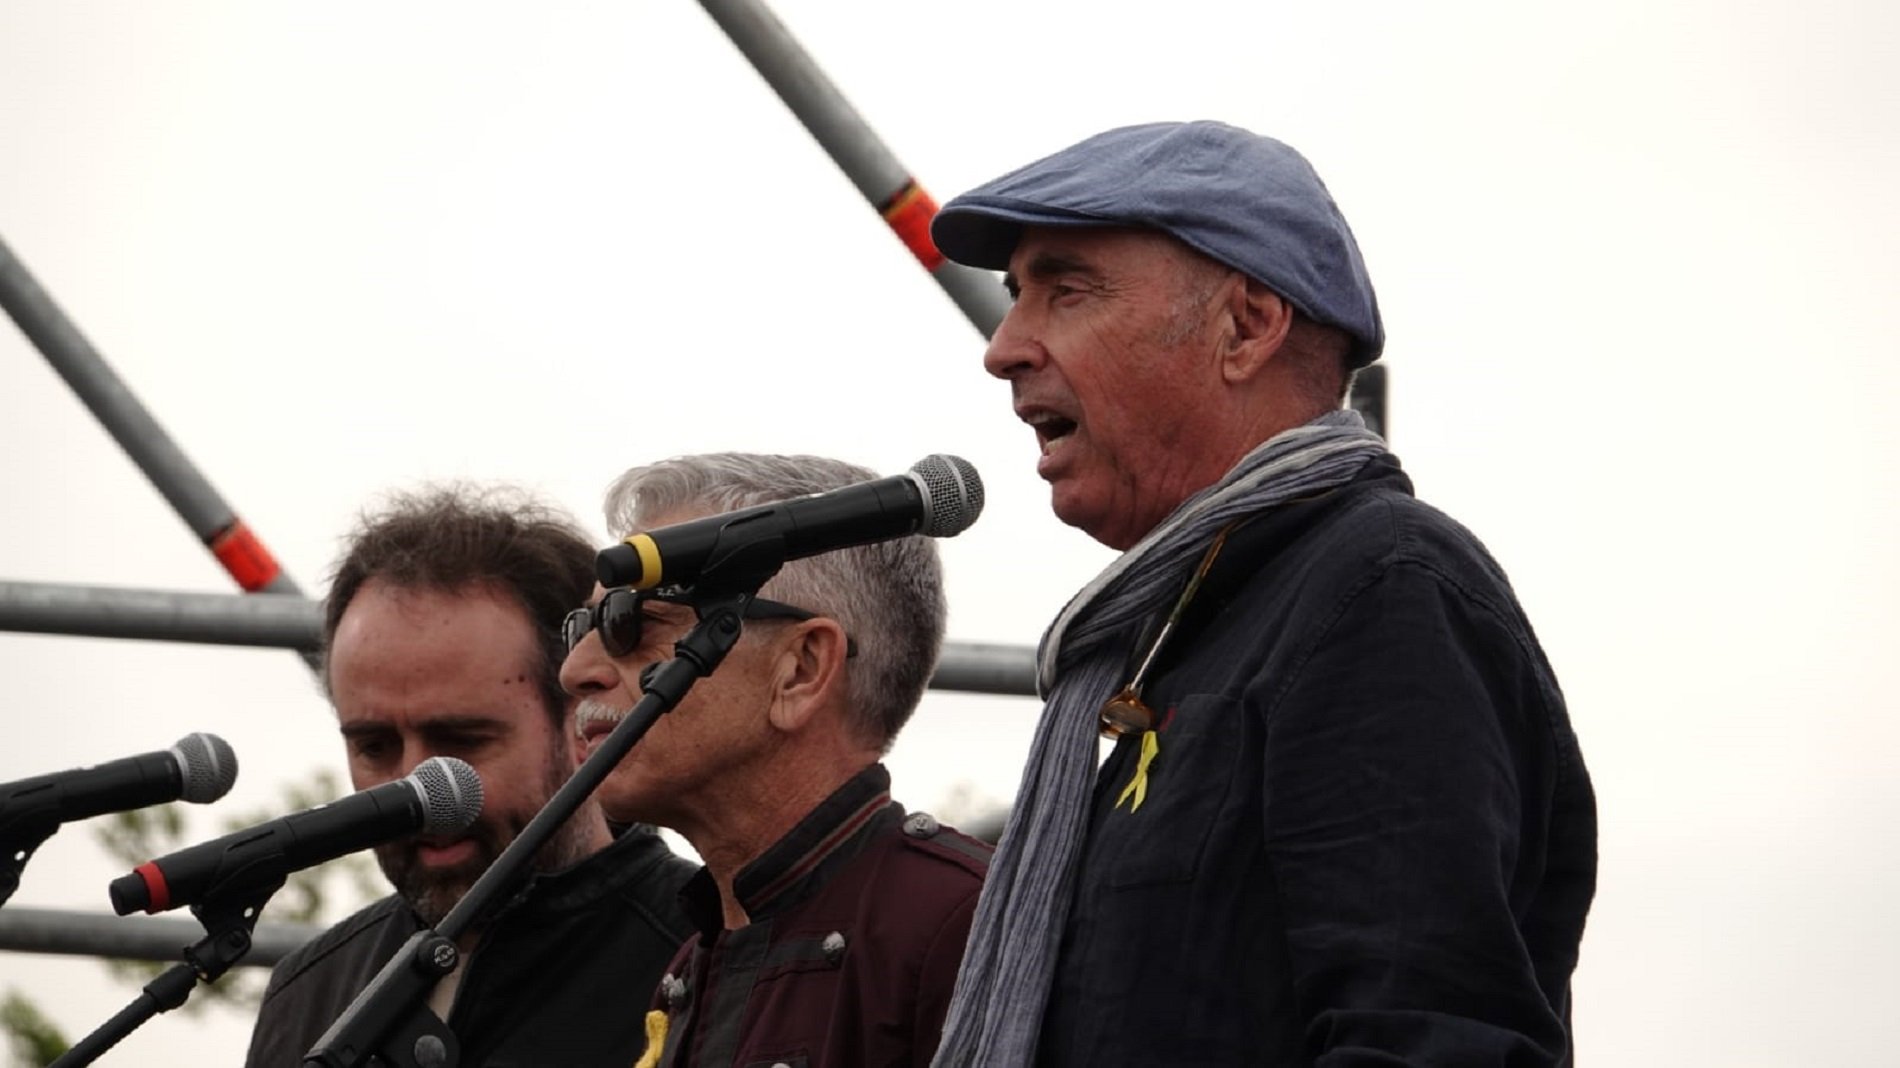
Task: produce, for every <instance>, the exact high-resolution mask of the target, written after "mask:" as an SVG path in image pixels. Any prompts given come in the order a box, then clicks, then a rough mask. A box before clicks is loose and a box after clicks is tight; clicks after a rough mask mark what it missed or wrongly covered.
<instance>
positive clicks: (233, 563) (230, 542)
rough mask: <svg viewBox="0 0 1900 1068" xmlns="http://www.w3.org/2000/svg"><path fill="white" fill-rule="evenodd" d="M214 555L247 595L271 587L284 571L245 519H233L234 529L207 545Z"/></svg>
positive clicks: (218, 535)
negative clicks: (252, 531)
mask: <svg viewBox="0 0 1900 1068" xmlns="http://www.w3.org/2000/svg"><path fill="white" fill-rule="evenodd" d="M208 544H209V546H210V549H211V555H213V556H215V557H217V558H218V563H220V564H223V565H224V569H225V570H226V571H228V572H230V574H231V577H232V578H234V579H236V580H237V584H238V585H239V586H241V587H243V589H244V592H245V593H256V592H257V591H258V590H261V589H263V588H264V587H266V586H268V585H270V584H271V582H272V581H274V580H275V579H276V578H277V576H278V574H279V573H280V572H281V571H282V570H283V569H282V568H280V567H278V566H277V558H276V557H274V556H272V555H271V554H270V550H269V549H266V548H264V543H263V542H261V541H259V540H257V535H256V534H253V533H251V528H250V527H249V526H248V525H246V524H245V522H244V520H242V519H233V520H232V521H231V525H230V526H228V527H225V528H224V529H223V530H221V531H219V532H218V533H217V534H214V535H212V537H211V541H210V542H209V543H208Z"/></svg>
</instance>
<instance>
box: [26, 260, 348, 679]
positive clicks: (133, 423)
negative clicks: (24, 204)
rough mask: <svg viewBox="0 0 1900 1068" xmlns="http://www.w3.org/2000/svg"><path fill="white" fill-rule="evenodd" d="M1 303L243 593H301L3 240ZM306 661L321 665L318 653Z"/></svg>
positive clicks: (305, 655)
mask: <svg viewBox="0 0 1900 1068" xmlns="http://www.w3.org/2000/svg"><path fill="white" fill-rule="evenodd" d="M0 306H4V307H5V308H6V310H7V314H8V315H11V316H12V317H13V321H14V322H15V323H18V324H19V327H20V332H21V333H24V334H25V335H26V336H27V338H28V339H29V340H30V341H32V342H33V344H34V346H35V347H36V348H38V349H39V350H40V352H41V354H43V355H44V356H45V357H46V359H47V362H49V363H51V364H52V365H53V370H55V371H57V372H58V373H59V376H60V377H61V378H63V379H65V380H66V384H67V385H68V386H70V387H72V390H73V392H74V393H77V394H78V395H79V399H80V400H82V401H84V402H85V405H86V407H87V408H89V409H91V411H92V414H93V416H94V418H96V419H98V420H99V422H100V423H101V424H102V425H103V426H104V427H105V428H106V431H107V432H108V433H110V434H111V435H112V437H113V440H115V441H117V442H118V443H119V447H120V448H122V449H124V450H125V451H126V454H127V455H128V456H130V457H131V458H132V462H133V463H135V464H137V465H138V467H139V470H140V471H142V472H144V474H145V477H146V478H148V479H150V480H151V482H152V485H153V486H156V487H157V488H158V491H159V493H161V494H163V495H164V497H165V499H166V500H167V501H169V502H170V503H171V506H172V510H173V511H175V512H177V513H178V517H179V518H180V519H183V520H184V521H185V525H186V526H189V527H190V528H191V531H192V533H193V534H196V535H197V536H198V540H199V541H200V542H202V543H203V544H204V546H205V548H207V549H209V550H211V555H212V556H214V557H216V558H217V560H218V562H219V563H220V564H222V565H224V569H225V571H227V572H229V573H230V575H231V577H232V578H233V579H235V580H237V584H238V585H239V586H240V587H241V588H243V589H244V590H245V592H247V593H274V594H293V595H299V594H301V593H302V591H301V590H299V589H298V588H297V584H296V583H295V582H294V581H292V580H291V578H290V576H289V575H286V574H284V572H283V569H282V568H281V567H279V566H278V563H277V559H276V558H275V557H273V556H272V555H271V553H270V550H269V549H266V548H265V547H264V543H263V542H262V541H260V540H259V539H258V537H257V535H256V534H254V533H252V531H251V528H250V526H249V525H247V524H246V523H245V522H244V520H242V519H240V518H238V516H237V513H236V512H234V511H232V509H231V506H230V505H229V504H226V503H225V501H224V498H223V497H221V496H219V494H218V491H217V490H216V489H214V488H212V486H211V483H210V482H209V481H207V480H206V479H205V477H204V476H203V475H201V474H199V473H198V469H197V468H196V467H194V466H193V465H192V463H191V461H190V459H188V458H187V457H186V456H185V454H184V452H183V450H181V449H179V447H178V445H177V443H176V442H174V441H172V439H171V435H169V434H167V433H166V432H165V428H164V427H161V426H159V425H158V420H156V419H154V418H153V417H152V414H151V413H150V412H148V411H146V409H145V406H144V405H142V404H140V403H139V400H138V398H137V397H135V396H133V395H132V391H131V390H130V389H128V388H126V385H125V383H124V382H123V381H121V380H120V379H119V376H118V375H117V374H116V373H114V371H113V370H112V368H111V366H110V365H108V364H107V363H106V361H105V357H103V356H101V355H100V354H99V352H98V350H97V349H95V348H93V347H92V343H91V342H89V341H87V340H86V337H85V335H84V334H81V333H80V332H79V328H78V327H77V326H75V325H74V324H73V321H72V320H71V319H70V318H68V317H67V316H66V313H65V312H64V311H62V310H61V309H60V307H59V305H58V304H56V303H54V302H53V298H52V296H51V295H49V294H48V293H47V292H46V290H45V288H43V287H42V286H41V285H40V284H39V282H38V281H36V280H35V279H34V278H33V276H32V274H31V273H29V272H28V271H27V269H26V265H25V264H23V263H21V262H20V259H19V257H17V256H15V255H14V254H13V250H12V249H11V248H9V247H8V246H7V243H6V242H5V241H4V240H0ZM304 662H305V663H307V664H309V665H310V667H311V669H312V670H315V669H316V668H317V666H318V662H317V658H316V656H315V655H314V654H312V653H305V654H304Z"/></svg>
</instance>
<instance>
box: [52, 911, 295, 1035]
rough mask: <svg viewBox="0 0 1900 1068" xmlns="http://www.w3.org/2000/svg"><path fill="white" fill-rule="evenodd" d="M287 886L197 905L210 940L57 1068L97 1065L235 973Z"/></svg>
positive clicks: (201, 942) (197, 946)
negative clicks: (150, 1023) (267, 906)
mask: <svg viewBox="0 0 1900 1068" xmlns="http://www.w3.org/2000/svg"><path fill="white" fill-rule="evenodd" d="M283 885H284V879H283V877H282V876H279V877H277V878H275V879H269V880H265V881H263V882H261V883H250V882H247V883H246V884H245V885H244V886H243V887H241V888H234V889H232V890H230V891H228V892H225V891H220V892H214V893H212V894H209V895H207V896H206V897H205V899H204V900H203V901H201V902H199V903H198V904H196V905H193V906H192V907H191V912H192V915H194V916H197V917H198V920H199V922H201V923H203V924H204V927H205V936H204V937H203V938H201V939H199V940H198V941H196V942H194V943H192V944H191V945H189V946H186V947H185V959H184V962H183V963H181V964H174V965H172V966H171V967H170V968H167V969H165V970H164V971H163V972H160V973H159V975H158V978H156V979H153V980H152V981H151V982H149V983H147V984H145V989H144V990H143V991H142V992H141V993H140V994H139V996H138V997H136V998H133V999H132V1003H131V1004H129V1005H127V1006H126V1007H125V1008H123V1009H120V1010H119V1012H118V1014H117V1015H115V1016H113V1017H112V1019H110V1020H107V1021H106V1022H105V1023H103V1024H100V1025H99V1027H98V1029H97V1030H95V1031H93V1033H92V1034H89V1035H87V1036H86V1037H85V1038H83V1039H81V1040H80V1041H79V1043H78V1044H77V1045H75V1046H73V1048H71V1049H69V1050H67V1051H66V1052H65V1053H63V1054H61V1055H60V1057H59V1059H58V1060H56V1061H54V1062H53V1063H52V1065H51V1068H76V1066H78V1065H82V1064H91V1063H92V1062H93V1061H96V1060H98V1059H99V1057H100V1056H101V1055H102V1054H104V1053H105V1052H106V1051H107V1050H109V1049H111V1048H112V1047H113V1046H116V1045H118V1043H119V1040H120V1039H122V1038H124V1037H125V1036H127V1035H129V1034H131V1033H132V1032H133V1031H136V1030H138V1028H139V1026H140V1025H141V1024H143V1023H144V1022H145V1021H147V1020H149V1019H151V1018H152V1017H154V1016H156V1015H158V1014H159V1013H161V1012H170V1011H172V1010H173V1009H175V1008H177V1007H178V1006H180V1005H183V1004H184V1003H185V999H186V998H188V997H190V996H191V992H192V990H193V989H194V988H195V987H196V986H197V985H198V983H200V982H206V983H209V982H213V981H215V980H217V979H218V977H220V976H222V975H223V974H224V973H225V972H227V971H229V970H230V969H231V966H232V965H234V964H236V963H237V962H238V961H240V960H242V959H243V958H244V955H245V954H246V953H249V952H250V951H251V931H252V929H253V928H255V927H256V926H257V916H258V913H260V912H262V911H263V910H264V903H265V902H267V901H269V900H270V897H271V895H272V894H274V893H276V892H277V890H278V888H279V887H281V886H283Z"/></svg>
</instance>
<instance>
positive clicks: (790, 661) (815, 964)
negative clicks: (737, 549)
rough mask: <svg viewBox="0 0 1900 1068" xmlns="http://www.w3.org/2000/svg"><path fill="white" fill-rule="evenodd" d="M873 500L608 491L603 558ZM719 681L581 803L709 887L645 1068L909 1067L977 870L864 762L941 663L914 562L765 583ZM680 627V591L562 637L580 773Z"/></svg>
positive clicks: (902, 558) (758, 464) (892, 546)
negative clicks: (638, 539)
mask: <svg viewBox="0 0 1900 1068" xmlns="http://www.w3.org/2000/svg"><path fill="white" fill-rule="evenodd" d="M872 477H874V476H873V475H872V474H871V472H869V471H867V470H865V469H863V468H860V467H855V466H852V465H850V464H846V463H842V462H840V461H837V460H828V459H824V458H821V457H815V456H763V455H754V454H745V453H719V454H712V455H703V456H686V457H678V458H675V459H671V460H666V461H663V462H661V463H657V464H652V465H649V466H645V467H637V468H634V469H633V470H631V471H629V472H627V473H626V474H625V475H624V476H622V477H621V478H620V479H619V480H618V481H617V482H616V483H615V484H614V486H613V487H612V489H611V490H610V491H609V494H608V501H607V522H608V526H609V527H610V528H611V529H612V530H613V532H614V533H615V535H616V536H621V537H624V536H626V535H628V534H631V533H634V532H636V531H641V530H650V529H653V528H656V527H662V526H667V525H670V524H674V523H681V522H685V521H687V520H692V519H697V518H700V517H702V516H707V515H714V514H718V513H723V512H728V511H733V510H736V509H740V508H746V507H750V506H754V505H760V504H767V503H771V502H775V501H781V500H785V499H788V498H792V497H798V496H804V495H807V494H812V493H822V492H825V491H828V490H833V489H837V488H839V487H841V486H846V485H850V484H852V483H856V482H862V481H865V480H868V479H870V478H872ZM759 593H760V596H758V597H757V598H756V599H753V600H751V601H750V602H749V604H748V606H747V608H746V609H745V612H744V617H745V618H746V619H747V620H749V621H750V622H749V623H748V624H747V625H746V627H745V630H744V633H743V634H742V636H741V637H740V639H739V641H738V643H737V644H736V645H735V646H734V647H733V649H732V651H731V652H730V654H728V655H727V657H726V659H725V661H724V662H723V663H722V665H721V666H720V667H719V668H718V670H716V671H715V672H713V673H712V674H711V675H709V676H707V677H705V678H704V679H702V680H701V681H700V682H699V683H698V684H697V685H696V686H695V687H694V688H693V689H692V691H691V692H690V693H688V694H687V695H686V697H685V699H684V700H682V701H681V702H680V704H679V706H678V707H677V708H676V709H675V710H673V711H672V712H671V713H669V714H667V715H665V716H662V717H661V718H660V719H659V721H658V722H656V723H655V724H654V725H653V726H652V728H651V729H650V730H649V731H648V732H647V734H646V735H645V736H644V737H643V738H642V739H641V740H640V742H639V743H638V744H637V745H636V746H634V748H633V750H632V751H631V752H630V753H629V754H628V756H627V757H626V758H625V759H624V760H622V761H621V763H620V765H619V766H618V767H616V768H615V769H614V771H613V772H612V774H611V775H610V776H609V777H608V778H607V780H606V781H605V782H604V783H603V784H602V785H601V787H600V789H599V790H598V791H597V793H596V795H595V796H596V797H598V798H599V800H600V803H601V808H602V810H603V811H605V812H606V813H607V815H608V817H609V818H611V819H614V820H618V821H626V822H632V821H638V822H644V823H654V824H658V825H660V826H663V827H670V828H673V829H674V830H677V831H678V832H679V833H680V834H681V835H682V836H683V837H685V839H686V840H687V841H688V842H690V843H691V844H692V846H693V848H694V849H695V850H696V851H698V853H699V855H700V857H701V858H702V859H703V860H704V861H705V868H704V869H703V870H702V871H701V872H700V873H699V875H698V876H696V877H695V878H694V880H693V881H692V882H691V883H689V884H688V885H687V887H686V889H685V890H684V891H683V892H682V893H681V901H682V903H683V904H684V905H685V907H686V911H687V914H688V916H689V917H691V918H692V920H693V921H694V923H695V925H696V926H697V927H698V929H699V935H698V937H696V938H693V939H690V940H689V941H688V943H687V945H686V946H684V947H682V949H681V951H680V954H679V956H677V957H676V958H675V959H674V962H673V966H672V968H671V970H670V971H669V974H668V975H667V977H666V978H665V979H664V980H663V981H662V982H661V984H660V989H659V991H658V992H657V993H656V995H655V1001H654V1005H653V1011H652V1012H650V1013H649V1015H648V1021H647V1027H648V1034H649V1045H648V1048H647V1052H646V1055H645V1056H644V1057H643V1058H642V1059H641V1061H640V1064H641V1066H642V1068H649V1066H653V1065H688V1064H691V1065H746V1064H774V1063H786V1064H810V1065H820V1064H923V1063H926V1062H927V1061H928V1060H929V1057H930V1055H931V1053H932V1051H933V1050H934V1049H935V1048H936V1045H937V1038H938V1034H939V1031H940V1028H941V1026H942V1021H943V1015H944V1012H945V1009H946V1008H947V1007H948V1004H949V999H950V991H951V988H952V986H953V984H954V981H955V976H956V970H957V966H958V963H959V962H960V961H961V959H962V956H963V944H964V938H965V936H966V934H967V933H968V931H969V924H970V917H971V914H972V911H973V910H974V907H975V903H976V896H977V892H978V889H979V887H980V884H981V880H982V875H983V872H984V869H985V867H986V865H987V862H988V857H989V847H987V846H986V845H984V844H982V843H980V842H978V841H976V840H975V839H972V838H968V837H966V836H964V835H961V834H959V833H957V832H956V831H953V830H951V829H949V828H947V827H944V826H942V825H941V824H939V823H938V822H937V821H936V820H935V819H934V818H932V817H931V816H929V815H927V814H924V813H917V814H913V815H908V816H907V815H906V814H905V812H904V810H903V808H902V807H901V806H899V805H897V804H896V803H894V802H893V801H892V800H891V795H890V775H889V773H888V772H887V771H886V770H885V768H884V766H883V764H882V763H880V758H881V757H882V755H883V754H884V753H885V752H886V751H887V750H889V748H890V746H891V743H892V742H893V741H894V740H895V738H896V736H897V733H898V731H899V730H900V729H902V727H903V725H904V723H905V722H906V721H907V720H908V719H909V718H910V715H911V713H912V712H913V711H914V710H915V709H916V706H917V702H918V700H919V699H920V698H921V697H922V695H923V691H924V687H925V685H926V684H927V683H928V681H929V678H930V674H931V671H932V670H933V669H934V667H935V665H936V661H937V656H938V652H939V650H940V646H941V645H942V641H943V630H944V613H945V608H944V597H943V580H942V573H941V568H940V566H939V564H938V561H937V552H936V548H935V546H934V545H933V544H932V543H931V541H930V540H929V539H928V538H924V537H918V536H913V537H908V538H902V539H898V540H893V541H884V542H877V543H873V544H870V545H863V546H859V547H856V548H851V549H843V550H840V551H837V552H833V553H826V554H821V555H818V556H813V557H810V558H807V559H802V560H794V561H792V562H790V563H787V564H785V566H784V567H783V569H782V570H780V571H779V572H778V573H777V574H776V576H775V577H773V578H772V579H771V580H770V581H768V582H767V583H766V584H765V585H764V586H763V587H762V588H761V589H760V591H759ZM694 620H695V591H693V590H691V589H681V588H667V589H662V590H660V591H655V592H652V593H648V592H642V591H634V590H631V589H625V588H622V589H614V590H605V591H598V592H597V593H596V595H595V597H594V598H593V600H592V602H591V603H590V605H589V606H588V607H587V608H584V609H580V610H578V611H576V612H574V613H573V614H571V615H570V616H569V618H568V623H567V626H566V628H565V631H566V639H567V643H568V649H569V652H568V656H567V662H566V663H565V664H564V665H563V666H562V670H561V682H562V684H563V685H564V686H566V687H567V690H568V692H569V693H571V694H574V695H576V696H578V697H579V698H581V701H580V705H579V707H578V709H577V711H576V721H577V724H578V727H579V730H580V733H581V736H582V738H583V739H584V740H586V742H587V743H588V746H589V750H590V752H591V751H592V749H593V747H595V746H597V745H598V743H599V739H600V738H602V737H604V736H605V735H606V734H607V733H608V732H609V731H611V730H612V729H613V727H614V726H615V724H617V723H619V722H620V720H621V719H623V718H624V717H625V716H626V714H627V713H628V712H629V711H630V710H631V709H632V708H633V706H634V704H635V703H636V701H637V700H638V698H639V696H640V694H641V691H642V686H641V678H642V673H643V672H644V671H645V670H646V669H647V668H648V667H649V666H650V665H652V664H654V663H656V662H657V661H659V660H661V659H663V658H665V657H667V656H668V655H669V653H668V651H669V650H670V649H671V648H672V646H673V644H674V643H675V642H677V641H678V640H680V638H681V637H682V636H683V635H684V634H685V633H686V632H687V630H688V629H689V628H690V627H691V626H692V624H693V623H694Z"/></svg>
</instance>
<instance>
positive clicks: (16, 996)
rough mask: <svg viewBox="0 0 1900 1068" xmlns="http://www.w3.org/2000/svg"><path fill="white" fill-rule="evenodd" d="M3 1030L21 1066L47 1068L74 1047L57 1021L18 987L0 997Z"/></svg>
mask: <svg viewBox="0 0 1900 1068" xmlns="http://www.w3.org/2000/svg"><path fill="white" fill-rule="evenodd" d="M0 1032H4V1033H5V1034H6V1037H7V1048H8V1050H9V1051H10V1052H11V1053H12V1054H13V1063H14V1064H15V1065H18V1066H20V1068H46V1066H47V1065H49V1064H51V1063H53V1062H54V1061H55V1060H57V1059H58V1058H59V1055H60V1054H62V1053H64V1052H66V1050H67V1049H69V1048H70V1047H71V1043H69V1042H67V1041H66V1036H65V1035H63V1034H61V1033H60V1030H59V1028H58V1027H55V1026H54V1025H53V1021H51V1020H49V1019H47V1018H46V1015H45V1014H44V1013H42V1012H40V1010H39V1008H38V1006H36V1005H34V1004H33V1003H32V1002H31V1001H28V1000H27V999H26V997H25V996H24V995H22V994H21V993H20V992H19V991H17V990H8V991H7V994H6V996H5V997H3V998H0Z"/></svg>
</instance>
